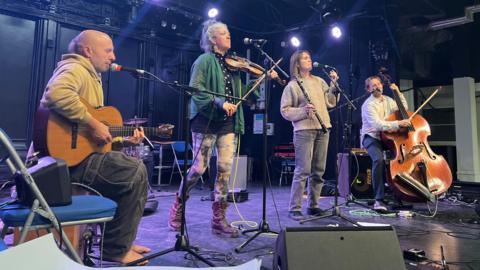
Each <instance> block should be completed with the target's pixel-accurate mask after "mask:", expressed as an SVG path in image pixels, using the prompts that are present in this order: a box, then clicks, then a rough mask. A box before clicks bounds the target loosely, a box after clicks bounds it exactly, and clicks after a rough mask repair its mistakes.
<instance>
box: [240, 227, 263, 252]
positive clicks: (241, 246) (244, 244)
mask: <svg viewBox="0 0 480 270" xmlns="http://www.w3.org/2000/svg"><path fill="white" fill-rule="evenodd" d="M250 231H252V230H250ZM255 231H256V230H255ZM260 234H262V232H261V231H258V232H257V233H256V234H254V235H253V236H252V237H250V238H249V239H248V240H247V241H245V242H243V243H242V244H241V245H240V246H238V247H236V248H235V252H237V253H239V252H240V251H242V249H243V248H244V247H246V246H247V245H248V243H250V242H252V241H253V240H254V239H255V238H257V237H258V236H259V235H260Z"/></svg>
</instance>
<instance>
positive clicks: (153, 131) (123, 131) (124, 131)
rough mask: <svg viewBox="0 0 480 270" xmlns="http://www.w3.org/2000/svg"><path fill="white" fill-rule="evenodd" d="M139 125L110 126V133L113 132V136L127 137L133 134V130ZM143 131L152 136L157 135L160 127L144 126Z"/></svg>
mask: <svg viewBox="0 0 480 270" xmlns="http://www.w3.org/2000/svg"><path fill="white" fill-rule="evenodd" d="M136 128H137V127H124V126H122V127H115V126H112V127H109V130H110V134H112V136H113V137H127V136H132V135H133V131H134V130H135V129H136ZM143 131H144V132H145V135H146V136H148V137H150V136H157V135H158V133H159V132H158V128H155V127H143Z"/></svg>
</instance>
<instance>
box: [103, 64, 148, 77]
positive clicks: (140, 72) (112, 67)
mask: <svg viewBox="0 0 480 270" xmlns="http://www.w3.org/2000/svg"><path fill="white" fill-rule="evenodd" d="M110 71H112V72H117V71H127V72H130V73H132V74H135V75H143V74H145V70H143V69H137V68H131V67H124V66H121V65H119V64H117V63H112V64H111V65H110Z"/></svg>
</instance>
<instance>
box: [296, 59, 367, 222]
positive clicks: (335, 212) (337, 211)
mask: <svg viewBox="0 0 480 270" xmlns="http://www.w3.org/2000/svg"><path fill="white" fill-rule="evenodd" d="M322 71H323V73H325V75H326V76H327V78H329V77H330V76H329V74H328V72H327V71H326V70H325V67H323V68H322ZM331 82H332V83H333V85H334V86H335V89H336V90H337V95H338V94H340V95H341V96H343V97H344V98H345V100H346V102H347V104H348V105H349V106H350V107H351V108H353V109H354V110H356V109H357V107H355V105H354V104H353V103H352V101H351V100H350V99H349V98H348V96H347V95H345V93H344V92H343V90H342V89H341V88H340V86H338V83H337V82H335V81H333V80H331ZM338 101H339V100H337V104H338ZM340 113H341V111H340V110H339V111H337V112H336V115H335V122H336V124H335V133H336V135H337V136H336V138H335V152H336V153H337V154H338V152H339V143H338V133H339V126H340ZM338 169H339V166H338V162H335V194H334V203H333V207H332V208H331V209H332V213H330V214H327V215H323V216H318V217H311V218H306V219H302V220H300V224H303V223H305V222H308V221H312V220H317V219H324V218H329V217H338V218H340V219H342V220H345V221H348V222H350V223H351V224H353V225H355V226H360V225H359V224H358V223H357V222H356V221H353V220H351V219H349V218H347V217H345V216H343V215H342V213H341V212H340V207H339V205H338Z"/></svg>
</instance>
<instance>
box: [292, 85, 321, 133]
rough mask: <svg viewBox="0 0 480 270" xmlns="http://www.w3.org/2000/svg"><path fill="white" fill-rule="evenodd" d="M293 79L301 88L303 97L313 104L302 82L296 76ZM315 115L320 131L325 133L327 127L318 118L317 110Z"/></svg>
mask: <svg viewBox="0 0 480 270" xmlns="http://www.w3.org/2000/svg"><path fill="white" fill-rule="evenodd" d="M295 81H297V84H298V86H299V87H300V90H302V93H303V95H304V96H305V99H306V100H307V102H308V103H310V104H313V103H312V101H311V99H310V97H309V96H308V94H307V91H305V88H304V87H303V85H302V83H301V82H300V80H298V78H295ZM315 116H316V117H317V120H318V122H319V123H320V126H321V127H322V132H323V133H324V134H326V133H327V127H326V126H325V124H324V123H323V121H322V119H321V118H320V115H319V114H318V112H317V110H315Z"/></svg>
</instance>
